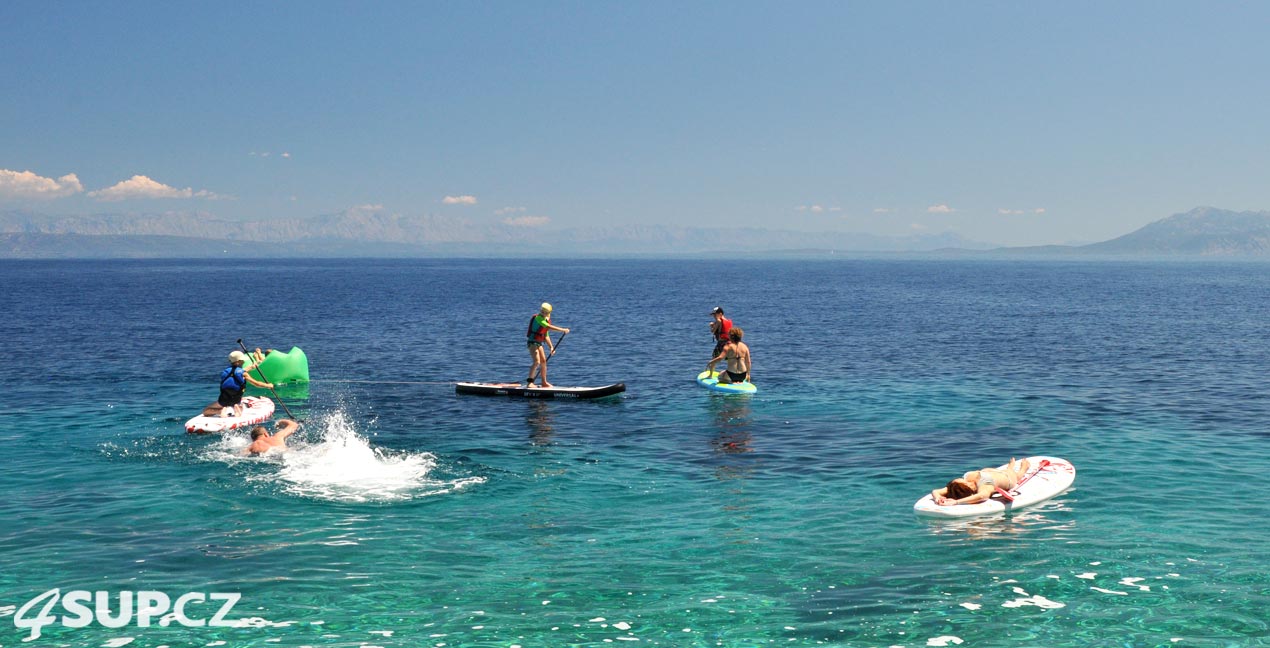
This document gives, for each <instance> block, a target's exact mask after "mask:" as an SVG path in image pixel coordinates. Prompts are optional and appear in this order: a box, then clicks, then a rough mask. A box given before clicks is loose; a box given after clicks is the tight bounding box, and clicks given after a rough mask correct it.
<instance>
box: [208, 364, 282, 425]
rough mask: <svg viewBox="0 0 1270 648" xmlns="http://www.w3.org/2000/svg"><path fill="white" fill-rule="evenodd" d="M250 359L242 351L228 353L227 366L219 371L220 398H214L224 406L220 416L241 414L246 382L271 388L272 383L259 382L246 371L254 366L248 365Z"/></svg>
mask: <svg viewBox="0 0 1270 648" xmlns="http://www.w3.org/2000/svg"><path fill="white" fill-rule="evenodd" d="M250 360H251V358H249V357H248V356H247V354H246V353H243V352H242V351H233V352H231V353H230V354H229V366H228V367H226V368H225V369H224V370H223V371H221V372H220V398H217V399H216V403H217V404H219V405H220V406H221V407H223V408H225V409H224V411H222V412H221V416H227V415H230V416H242V414H243V392H245V391H247V383H251V384H253V385H255V386H257V387H262V388H264V389H272V388H273V383H267V382H260V381H259V380H256V379H255V378H252V377H251V375H250V374H248V373H247V372H248V371H251V369H252V368H253V367H255V366H256V365H255V364H254V363H253V364H251V365H248V364H247V362H249V361H250ZM231 408H232V409H231ZM231 412H232V414H231Z"/></svg>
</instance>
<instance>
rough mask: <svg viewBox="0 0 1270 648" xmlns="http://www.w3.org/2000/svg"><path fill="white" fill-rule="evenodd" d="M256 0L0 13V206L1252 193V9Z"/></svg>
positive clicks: (895, 224) (1267, 131) (1094, 198)
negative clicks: (250, 1)
mask: <svg viewBox="0 0 1270 648" xmlns="http://www.w3.org/2000/svg"><path fill="white" fill-rule="evenodd" d="M253 4H260V5H261V6H252V5H251V4H247V3H238V4H230V5H229V6H223V5H222V4H221V3H183V2H177V3H144V2H125V3H100V2H99V3H89V2H73V3H72V2H65V3H44V2H5V3H0V60H2V61H3V65H2V66H0V70H3V71H2V72H0V81H2V83H0V85H2V86H3V87H4V92H3V93H0V208H5V209H11V208H18V209H30V210H35V211H39V212H43V213H57V214H76V213H100V212H125V211H138V212H141V211H144V212H161V211H168V210H183V211H204V212H208V213H209V214H212V215H214V216H216V217H219V218H229V219H263V218H275V217H307V216H315V215H319V214H331V213H336V212H340V211H343V210H347V209H351V208H355V207H358V206H362V205H382V207H383V209H386V210H389V211H394V212H400V213H410V214H414V213H428V214H437V215H443V216H446V215H449V216H454V217H456V218H466V219H473V220H478V221H481V220H488V221H489V222H495V221H498V220H504V219H517V220H516V222H518V223H520V224H523V225H525V226H532V227H549V228H556V227H574V226H585V225H653V226H661V225H694V226H702V227H727V226H745V227H751V226H755V227H768V228H775V229H797V230H808V231H821V230H823V231H858V232H869V233H875V234H886V235H904V234H910V233H919V232H926V233H939V232H943V231H948V230H952V231H956V232H958V233H960V234H962V235H963V236H966V237H968V238H972V239H977V240H985V241H990V242H996V243H1004V244H1014V245H1017V244H1042V243H1060V242H1069V241H1095V240H1102V239H1106V238H1110V237H1113V236H1117V235H1119V234H1123V233H1126V232H1128V231H1131V230H1133V229H1135V228H1137V227H1140V226H1141V225H1144V224H1146V223H1148V222H1150V221H1153V220H1156V219H1159V218H1162V217H1164V216H1167V215H1169V214H1172V213H1176V212H1180V211H1186V210H1189V209H1191V208H1193V207H1196V206H1200V205H1211V206H1216V207H1223V208H1228V209H1238V210H1244V209H1257V210H1260V209H1270V182H1267V181H1266V170H1267V169H1270V119H1267V118H1266V116H1265V111H1266V106H1267V105H1270V46H1267V45H1266V44H1265V43H1266V38H1265V28H1266V26H1267V25H1270V4H1267V3H1253V2H1247V3H1223V2H1204V3H1200V2H1193V3H1183V2H1114V3H1107V2H1067V3H1045V4H1042V3H1021V2H1001V3H961V2H957V3H954V2H938V3H936V2H929V3H927V2H869V3H865V2H845V1H842V2H824V3H821V2H799V3H774V2H773V3H752V2H726V3H680V2H629V3H618V2H484V3H477V2H452V3H440V2H437V3H424V2H404V3H388V2H385V3H338V4H337V3H325V2H294V3H292V2H278V3H253ZM71 176H73V177H71ZM447 198H448V200H447Z"/></svg>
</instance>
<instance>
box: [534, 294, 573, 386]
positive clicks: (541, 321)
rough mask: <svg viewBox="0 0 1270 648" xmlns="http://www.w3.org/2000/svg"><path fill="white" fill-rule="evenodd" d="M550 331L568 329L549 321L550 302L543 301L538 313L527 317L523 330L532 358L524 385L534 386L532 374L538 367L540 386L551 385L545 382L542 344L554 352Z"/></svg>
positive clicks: (563, 331) (545, 354) (545, 360)
mask: <svg viewBox="0 0 1270 648" xmlns="http://www.w3.org/2000/svg"><path fill="white" fill-rule="evenodd" d="M552 331H560V332H561V333H568V332H569V329H567V328H561V327H559V326H556V325H554V324H552V323H551V304H548V303H547V302H543V303H542V307H541V308H539V309H538V313H537V314H536V315H534V316H533V317H530V318H529V330H528V331H526V332H525V337H526V345H527V346H528V347H529V355H530V357H532V358H533V359H534V362H533V364H531V365H529V377H528V378H526V379H525V386H526V387H533V386H534V374H535V373H537V370H538V369H541V370H542V380H541V383H542V386H543V387H550V386H551V383H549V382H547V352H546V351H545V350H543V348H542V345H543V344H544V343H545V344H546V345H547V346H549V347H551V350H552V352H555V350H556V344H555V342H552V341H551V332H552Z"/></svg>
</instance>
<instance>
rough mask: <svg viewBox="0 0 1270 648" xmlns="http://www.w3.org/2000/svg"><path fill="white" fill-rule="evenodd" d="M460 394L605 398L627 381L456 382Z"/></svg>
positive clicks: (457, 391)
mask: <svg viewBox="0 0 1270 648" xmlns="http://www.w3.org/2000/svg"><path fill="white" fill-rule="evenodd" d="M454 391H455V393H458V394H478V395H480V396H516V397H519V398H604V397H605V396H613V395H616V394H620V393H622V392H624V391H626V384H625V383H614V384H612V385H604V386H603V387H525V386H524V385H521V384H520V383H479V382H461V383H455V385H454Z"/></svg>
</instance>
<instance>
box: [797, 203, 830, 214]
mask: <svg viewBox="0 0 1270 648" xmlns="http://www.w3.org/2000/svg"><path fill="white" fill-rule="evenodd" d="M794 209H797V210H798V211H800V212H811V213H813V214H823V213H825V212H827V211H831V212H838V211H842V208H841V207H825V206H824V205H799V206H797V207H795V208H794Z"/></svg>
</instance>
